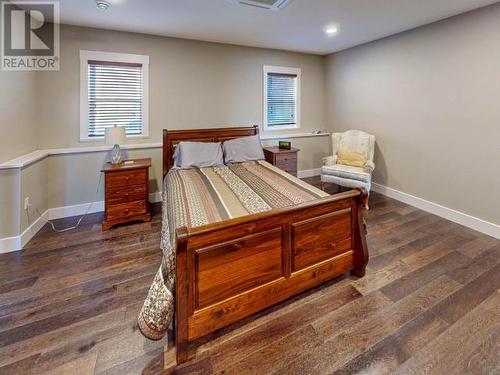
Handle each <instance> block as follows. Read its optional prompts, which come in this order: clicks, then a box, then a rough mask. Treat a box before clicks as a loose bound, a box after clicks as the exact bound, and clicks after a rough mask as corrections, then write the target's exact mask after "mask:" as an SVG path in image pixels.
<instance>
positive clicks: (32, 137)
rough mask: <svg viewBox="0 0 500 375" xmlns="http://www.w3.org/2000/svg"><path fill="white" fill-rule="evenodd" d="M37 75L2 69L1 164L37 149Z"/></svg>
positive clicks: (0, 86)
mask: <svg viewBox="0 0 500 375" xmlns="http://www.w3.org/2000/svg"><path fill="white" fill-rule="evenodd" d="M35 87H36V73H34V72H5V71H1V70H0V163H2V162H5V161H7V160H10V159H13V158H15V157H18V156H20V155H23V154H26V153H29V152H31V151H33V150H35V149H36V147H37V132H38V129H37V127H36V123H35V118H36V99H37V98H36V97H35V95H36V90H35Z"/></svg>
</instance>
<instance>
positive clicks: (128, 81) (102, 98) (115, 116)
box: [88, 61, 144, 138]
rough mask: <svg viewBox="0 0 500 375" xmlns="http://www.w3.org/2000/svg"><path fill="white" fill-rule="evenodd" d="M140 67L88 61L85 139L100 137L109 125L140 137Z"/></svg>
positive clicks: (142, 100)
mask: <svg viewBox="0 0 500 375" xmlns="http://www.w3.org/2000/svg"><path fill="white" fill-rule="evenodd" d="M143 102H144V98H143V73H142V64H128V63H112V62H103V61H89V62H88V136H89V138H94V137H96V138H97V137H104V133H105V129H106V128H107V127H111V126H113V125H118V126H123V127H125V128H126V133H127V135H141V134H143V109H144V103H143Z"/></svg>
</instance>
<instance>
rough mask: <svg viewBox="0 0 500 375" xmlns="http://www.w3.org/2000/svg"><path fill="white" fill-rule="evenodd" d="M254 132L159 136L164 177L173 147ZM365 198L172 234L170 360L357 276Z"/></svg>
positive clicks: (361, 268)
mask: <svg viewBox="0 0 500 375" xmlns="http://www.w3.org/2000/svg"><path fill="white" fill-rule="evenodd" d="M256 134H258V127H246V128H220V129H206V130H203V129H201V130H180V131H167V130H164V132H163V167H164V172H163V174H164V177H165V175H166V174H167V172H168V171H169V170H170V168H172V166H173V152H174V149H175V145H176V144H177V143H179V142H181V141H197V142H215V141H221V142H223V141H226V140H229V139H233V138H238V137H244V136H250V135H256ZM364 199H365V197H364V196H363V194H362V193H361V192H360V191H357V190H353V191H349V192H345V193H341V194H337V195H333V196H328V197H326V198H321V199H317V200H313V201H310V202H306V203H303V204H300V205H296V206H291V207H287V208H282V209H276V210H271V211H267V212H263V213H258V214H253V215H248V216H243V217H240V218H235V219H230V220H225V221H221V222H217V223H213V224H209V225H205V226H200V227H194V228H186V227H182V228H178V229H177V230H176V232H175V233H176V238H175V241H176V287H175V322H174V327H175V344H176V348H177V362H178V363H183V362H186V361H187V360H188V347H189V343H190V342H191V341H193V340H196V339H198V338H201V337H203V336H205V335H208V334H210V333H212V332H214V331H216V330H218V329H220V328H223V327H225V326H227V325H229V324H232V323H234V322H236V321H238V320H240V319H242V318H245V317H247V316H249V315H251V314H254V313H256V312H258V311H260V310H263V309H265V308H267V307H270V306H272V305H274V304H276V303H278V302H280V301H283V300H285V299H288V298H290V297H292V296H294V295H296V294H298V293H301V292H303V291H305V290H307V289H310V288H312V287H314V286H317V285H319V284H321V283H324V282H326V281H328V280H331V279H333V278H335V277H337V276H339V275H342V274H344V273H347V272H351V273H352V274H353V275H355V276H358V277H362V276H363V275H364V273H365V267H366V264H367V262H368V251H367V246H366V239H365V227H364V222H363V212H364V203H365V202H364ZM242 260H243V261H244V262H243V263H242ZM241 264H244V267H241ZM263 264H265V267H263V266H262V265H263ZM208 275H210V277H209V276H208Z"/></svg>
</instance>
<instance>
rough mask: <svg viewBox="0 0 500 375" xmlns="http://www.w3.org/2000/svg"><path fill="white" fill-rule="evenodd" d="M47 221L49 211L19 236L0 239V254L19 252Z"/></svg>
mask: <svg viewBox="0 0 500 375" xmlns="http://www.w3.org/2000/svg"><path fill="white" fill-rule="evenodd" d="M44 219H45V220H49V210H47V211H45V212H44V213H43V214H42V216H40V217H39V218H38V219H36V220H35V221H34V222H33V223H32V224H31V225H30V226H29V227H28V228H26V230H25V231H24V232H23V233H21V235H20V236H15V237H8V238H0V254H3V253H9V252H11V251H18V250H21V249H22V248H23V247H24V245H26V244H27V243H28V242H29V240H31V239H32V238H33V236H34V235H35V234H37V233H38V231H39V230H40V229H42V227H43V226H44V225H45V220H44Z"/></svg>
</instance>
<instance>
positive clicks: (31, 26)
mask: <svg viewBox="0 0 500 375" xmlns="http://www.w3.org/2000/svg"><path fill="white" fill-rule="evenodd" d="M1 24H2V61H1V68H2V70H59V2H57V1H16V2H10V1H2V17H1Z"/></svg>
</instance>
